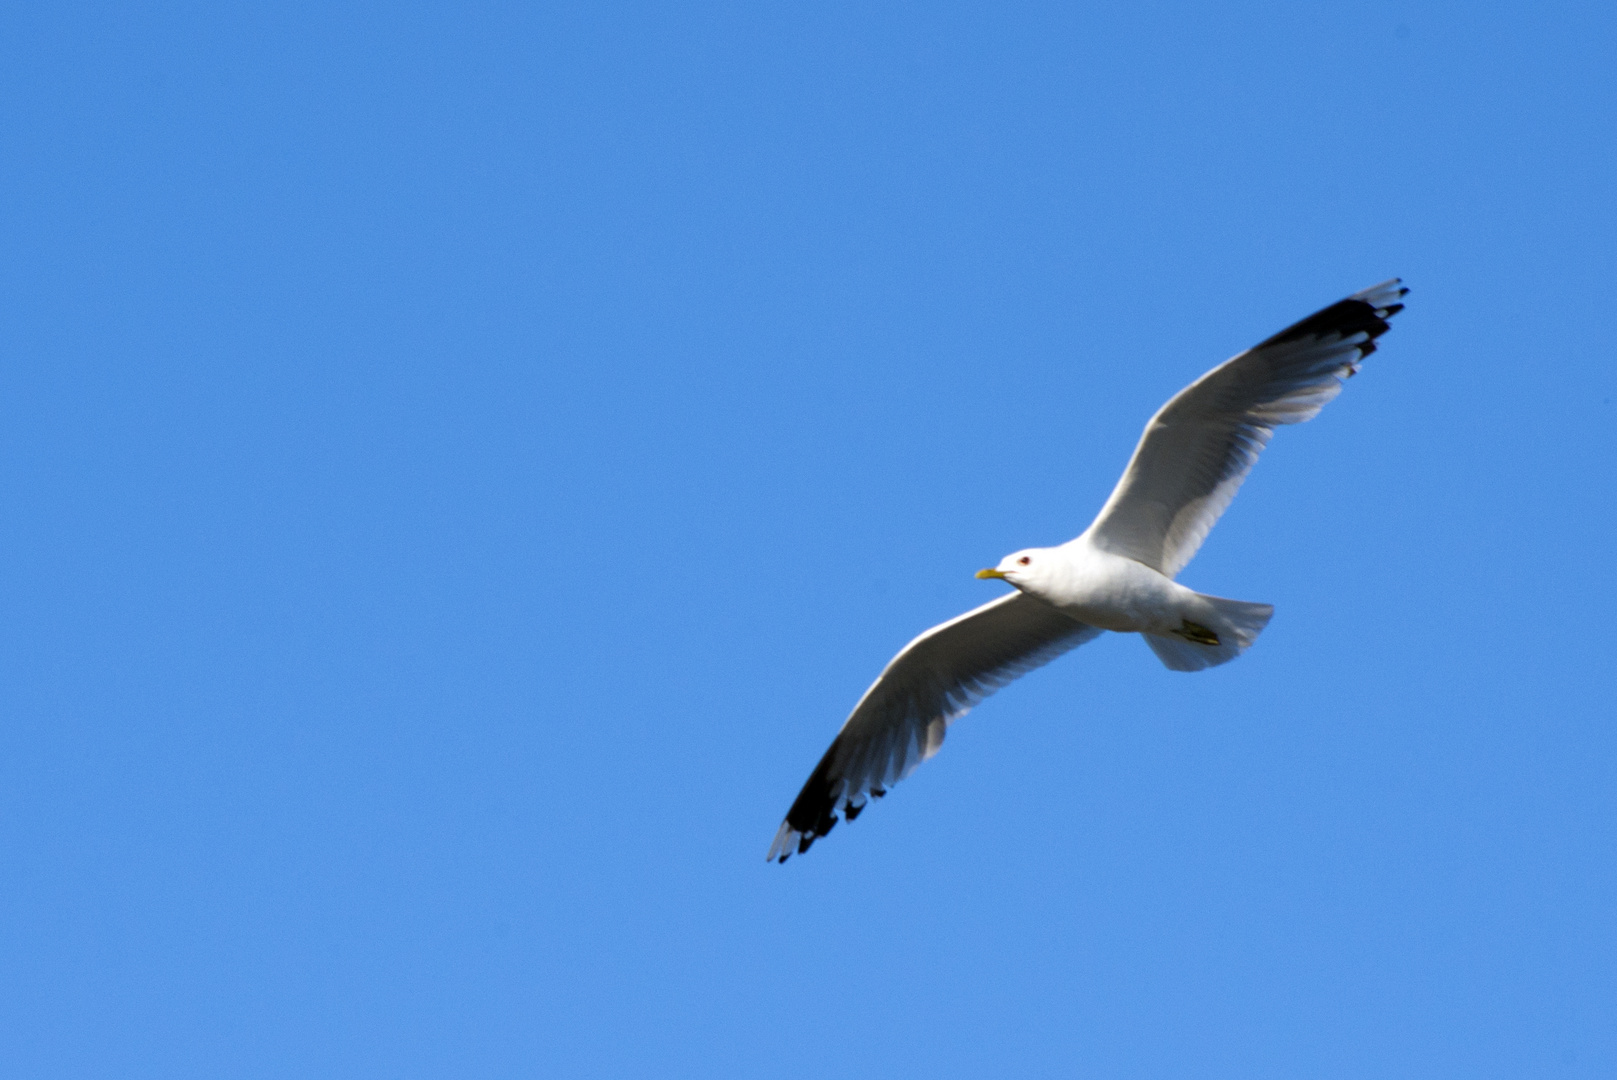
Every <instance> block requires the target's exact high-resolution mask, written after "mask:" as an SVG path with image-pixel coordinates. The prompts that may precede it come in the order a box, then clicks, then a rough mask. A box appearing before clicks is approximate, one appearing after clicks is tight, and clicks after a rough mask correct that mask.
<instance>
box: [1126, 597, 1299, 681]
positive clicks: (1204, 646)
mask: <svg viewBox="0 0 1617 1080" xmlns="http://www.w3.org/2000/svg"><path fill="white" fill-rule="evenodd" d="M1196 598H1197V599H1198V600H1201V601H1202V602H1203V605H1202V606H1203V610H1204V611H1205V612H1206V614H1203V615H1201V618H1200V619H1195V620H1193V619H1189V618H1187V619H1185V620H1184V624H1183V625H1182V626H1181V627H1180V628H1179V629H1178V630H1175V631H1173V632H1172V633H1171V634H1146V635H1144V636H1145V643H1146V644H1147V645H1149V646H1151V651H1152V652H1154V653H1156V654H1157V659H1158V660H1161V661H1162V662H1163V664H1165V665H1167V667H1168V668H1169V669H1170V670H1173V671H1200V670H1202V669H1203V668H1210V667H1216V666H1218V665H1219V664H1227V663H1229V662H1230V661H1231V660H1234V659H1235V658H1236V657H1237V656H1240V655H1241V654H1242V653H1244V652H1245V651H1246V650H1247V648H1248V647H1249V646H1250V645H1251V644H1252V643H1253V642H1254V641H1256V640H1258V635H1259V634H1261V633H1263V628H1264V627H1265V626H1268V625H1269V617H1270V616H1271V615H1273V614H1274V613H1275V609H1274V605H1273V604H1249V603H1247V602H1246V601H1245V600H1226V599H1224V598H1223V597H1222V596H1208V595H1206V594H1205V593H1197V594H1196Z"/></svg>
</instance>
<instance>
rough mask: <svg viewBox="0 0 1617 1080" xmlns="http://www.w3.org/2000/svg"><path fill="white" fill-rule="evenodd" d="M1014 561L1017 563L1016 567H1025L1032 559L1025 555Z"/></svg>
mask: <svg viewBox="0 0 1617 1080" xmlns="http://www.w3.org/2000/svg"><path fill="white" fill-rule="evenodd" d="M1016 561H1017V563H1018V565H1021V566H1026V565H1027V564H1028V563H1030V562H1032V561H1033V559H1032V558H1031V557H1029V556H1027V555H1023V556H1022V557H1021V558H1020V559H1017V560H1016Z"/></svg>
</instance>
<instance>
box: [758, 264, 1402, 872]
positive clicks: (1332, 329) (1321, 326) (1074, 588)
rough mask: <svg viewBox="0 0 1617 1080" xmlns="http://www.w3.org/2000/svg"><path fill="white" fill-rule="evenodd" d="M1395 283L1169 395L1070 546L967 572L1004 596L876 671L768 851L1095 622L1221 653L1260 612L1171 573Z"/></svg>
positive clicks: (847, 808) (1329, 388)
mask: <svg viewBox="0 0 1617 1080" xmlns="http://www.w3.org/2000/svg"><path fill="white" fill-rule="evenodd" d="M1408 292H1409V290H1408V289H1406V288H1404V287H1403V283H1402V281H1401V280H1400V279H1398V278H1393V279H1392V280H1390V281H1384V282H1382V283H1381V284H1380V285H1373V286H1371V287H1370V288H1368V289H1365V290H1364V291H1363V292H1357V293H1354V294H1353V295H1352V296H1349V297H1348V298H1347V299H1345V300H1340V301H1338V302H1337V303H1334V304H1332V305H1331V306H1330V307H1327V308H1323V309H1321V310H1320V311H1316V312H1315V313H1314V314H1312V315H1310V316H1309V317H1308V318H1306V319H1304V320H1302V321H1301V322H1299V323H1297V324H1295V325H1293V326H1290V327H1287V328H1286V329H1285V330H1282V331H1280V333H1278V334H1276V335H1274V336H1273V337H1271V338H1269V339H1267V340H1265V341H1263V342H1260V343H1259V344H1257V345H1254V346H1253V347H1252V348H1250V349H1248V350H1246V351H1245V352H1243V353H1240V354H1238V355H1236V356H1234V357H1232V358H1230V359H1229V360H1226V361H1225V362H1224V363H1222V364H1220V365H1218V366H1217V367H1215V368H1213V370H1211V371H1209V372H1208V373H1207V374H1205V375H1203V376H1202V377H1201V378H1199V379H1197V380H1196V381H1195V382H1193V383H1191V384H1190V385H1189V386H1187V387H1185V388H1184V389H1183V390H1181V391H1179V393H1177V394H1175V395H1174V396H1173V397H1172V398H1171V399H1170V400H1169V401H1168V403H1167V404H1166V405H1164V406H1163V407H1162V408H1161V409H1158V410H1157V414H1156V415H1155V416H1153V417H1152V418H1151V420H1150V422H1149V423H1147V424H1146V425H1145V433H1144V434H1142V435H1141V436H1140V442H1139V445H1137V446H1136V447H1135V448H1134V456H1133V457H1132V458H1130V459H1129V464H1128V468H1127V469H1125V470H1124V471H1123V478H1122V479H1121V480H1119V481H1118V482H1117V487H1116V488H1114V489H1113V491H1112V495H1111V497H1110V498H1109V499H1107V500H1106V504H1105V505H1104V506H1102V507H1101V510H1100V514H1099V515H1098V516H1097V517H1096V518H1095V520H1094V522H1093V523H1092V524H1091V525H1090V526H1089V528H1087V529H1085V530H1084V531H1083V533H1082V534H1081V535H1080V536H1078V537H1077V538H1076V539H1074V540H1069V541H1067V542H1066V543H1065V544H1061V545H1059V546H1057V547H1044V548H1027V549H1025V550H1022V551H1017V552H1013V553H1012V554H1010V555H1007V556H1005V558H1004V559H1002V560H1000V563H999V565H998V566H995V567H993V568H991V569H987V570H980V571H978V572H977V577H979V578H984V579H993V578H997V579H999V580H1001V581H1005V582H1008V583H1010V584H1011V585H1013V586H1015V591H1014V592H1011V593H1008V594H1006V595H1004V596H1001V597H1000V598H999V599H997V600H991V601H989V602H988V603H986V604H984V605H983V606H982V607H980V608H977V609H975V610H973V611H968V612H966V613H965V614H964V615H961V616H959V617H957V618H954V619H950V620H949V621H948V622H946V623H942V624H940V625H938V626H934V627H933V628H932V629H930V630H928V631H927V632H926V633H924V634H922V635H921V636H920V637H918V638H916V639H915V640H914V641H912V642H910V643H909V644H908V645H906V646H904V648H903V650H902V651H900V652H899V654H898V655H897V656H895V657H893V659H892V661H891V662H890V663H889V664H888V665H887V667H886V668H885V669H883V671H882V673H881V674H880V675H879V676H877V678H876V681H875V682H874V683H873V684H872V685H871V687H870V689H869V690H866V691H865V695H864V697H862V698H860V699H859V703H858V704H857V705H855V706H854V708H853V712H852V713H851V714H850V715H849V716H848V719H847V720H846V721H844V723H843V725H842V730H840V731H839V732H837V737H836V738H835V739H834V740H832V742H831V747H830V749H828V750H827V751H826V752H825V756H824V757H822V758H821V759H820V763H819V764H818V765H816V766H815V767H814V772H813V773H812V774H810V776H809V778H808V783H806V784H804V785H803V790H802V791H801V792H800V793H799V794H798V796H797V801H795V802H794V803H792V807H791V809H790V810H788V811H787V812H786V820H784V821H782V822H781V824H780V829H779V831H778V832H776V834H775V840H774V843H773V844H771V845H770V847H769V855H768V858H769V859H770V860H771V861H774V860H778V861H780V862H785V861H786V860H787V858H788V857H789V856H791V855H792V854H793V852H797V853H803V852H806V851H808V849H809V845H810V844H812V843H814V841H815V840H816V839H817V838H818V837H821V836H824V835H826V834H827V833H829V832H830V831H831V829H832V828H833V827H834V826H835V825H836V823H837V821H838V820H840V819H839V818H838V817H837V812H838V810H839V809H840V811H841V812H842V814H843V815H844V816H846V817H847V819H848V820H849V821H852V820H853V819H854V818H856V817H858V816H859V814H860V812H861V811H863V810H864V808H865V805H866V801H867V799H870V798H876V799H879V798H881V797H882V796H884V795H886V794H887V789H888V788H889V787H891V786H892V785H893V784H894V783H896V782H897V781H899V780H901V779H903V778H904V777H905V776H907V775H908V774H909V773H910V771H911V770H913V769H914V768H915V766H917V765H919V764H920V763H921V762H923V761H925V760H926V759H927V758H929V757H931V756H932V755H933V754H935V753H937V752H938V748H939V747H940V746H942V745H943V736H944V733H945V732H946V731H947V730H948V728H949V725H950V724H952V723H953V722H954V721H956V720H958V719H959V718H960V717H962V716H964V715H965V714H966V713H967V712H968V711H969V710H970V709H971V707H972V706H973V705H975V704H977V703H978V702H979V701H981V700H982V699H983V698H985V697H987V696H988V695H989V694H992V693H993V692H994V691H995V690H998V689H999V688H1000V687H1002V686H1004V685H1005V684H1006V683H1008V682H1010V681H1011V680H1013V679H1015V678H1017V677H1018V676H1020V675H1023V674H1025V673H1027V672H1029V671H1032V670H1033V669H1034V668H1036V667H1041V666H1043V665H1044V664H1047V663H1049V662H1050V661H1051V660H1054V659H1055V658H1056V657H1058V656H1060V655H1061V654H1062V653H1065V652H1067V651H1069V650H1071V649H1075V648H1077V647H1078V646H1079V645H1082V644H1084V643H1085V642H1086V641H1093V640H1094V639H1095V638H1097V637H1099V636H1100V635H1101V634H1102V633H1103V632H1105V631H1107V630H1111V631H1115V632H1117V633H1132V634H1140V635H1142V636H1143V637H1144V638H1145V643H1146V644H1147V645H1149V646H1150V647H1151V651H1152V652H1154V653H1156V654H1157V658H1158V659H1160V660H1161V661H1162V663H1163V664H1164V665H1165V666H1166V667H1168V668H1169V669H1170V670H1173V671H1200V670H1202V669H1204V668H1210V667H1214V666H1215V665H1218V664H1223V663H1227V662H1228V661H1230V660H1234V659H1235V658H1236V657H1237V656H1239V655H1241V653H1243V652H1245V651H1246V650H1247V649H1248V648H1249V647H1250V646H1251V645H1252V643H1253V642H1254V641H1256V640H1257V637H1258V635H1259V634H1260V633H1262V631H1263V628H1264V627H1265V626H1266V625H1267V624H1268V622H1269V617H1270V616H1271V615H1273V614H1274V608H1273V607H1272V606H1271V605H1269V604H1253V603H1248V602H1246V601H1243V600H1226V599H1224V598H1223V597H1218V596H1208V595H1206V594H1203V593H1198V592H1192V591H1191V590H1190V589H1187V588H1185V587H1184V586H1183V585H1180V584H1179V583H1177V582H1176V581H1174V577H1175V576H1177V575H1178V573H1179V571H1181V570H1183V569H1184V568H1185V564H1186V563H1188V562H1190V560H1191V558H1192V556H1194V555H1195V554H1196V549H1197V548H1199V547H1201V544H1202V541H1203V540H1205V539H1206V538H1207V533H1208V531H1209V530H1211V529H1212V527H1213V524H1214V522H1216V521H1218V518H1219V515H1220V514H1222V513H1223V512H1224V509H1225V508H1226V507H1227V506H1229V504H1230V500H1231V499H1233V498H1234V497H1235V492H1236V490H1237V489H1239V488H1240V486H1241V481H1243V480H1245V479H1246V474H1247V473H1249V472H1251V471H1252V466H1253V464H1254V463H1255V462H1256V461H1257V460H1258V454H1260V453H1261V452H1262V451H1263V448H1264V447H1265V446H1267V445H1268V443H1269V438H1270V436H1271V435H1273V434H1274V429H1275V428H1276V427H1277V426H1278V425H1280V424H1300V423H1302V422H1303V421H1305V420H1311V419H1313V417H1314V415H1315V414H1316V413H1318V412H1319V411H1320V409H1322V408H1323V407H1324V406H1325V403H1326V402H1328V401H1330V400H1331V399H1332V398H1334V397H1336V395H1337V394H1339V393H1341V391H1342V387H1343V385H1344V384H1345V382H1346V380H1347V379H1348V378H1349V377H1351V376H1352V375H1354V374H1355V373H1356V372H1357V371H1358V370H1359V364H1360V363H1361V362H1362V361H1363V360H1364V358H1365V357H1367V356H1369V355H1370V354H1371V353H1373V352H1375V350H1376V339H1377V338H1379V337H1380V336H1381V335H1382V334H1384V333H1386V332H1387V330H1388V325H1387V320H1388V319H1390V318H1392V317H1393V316H1394V315H1396V314H1397V313H1398V312H1400V311H1402V310H1403V307H1404V305H1403V303H1402V302H1401V301H1402V299H1403V297H1404V296H1405V295H1407V294H1408Z"/></svg>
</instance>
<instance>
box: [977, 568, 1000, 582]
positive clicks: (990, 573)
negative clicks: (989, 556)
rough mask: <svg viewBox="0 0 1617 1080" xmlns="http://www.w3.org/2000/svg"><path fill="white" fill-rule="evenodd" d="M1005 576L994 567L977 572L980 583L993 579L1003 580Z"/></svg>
mask: <svg viewBox="0 0 1617 1080" xmlns="http://www.w3.org/2000/svg"><path fill="white" fill-rule="evenodd" d="M1004 576H1005V575H1004V574H1002V573H1000V572H999V571H998V570H995V569H994V568H993V567H989V568H988V569H987V570H979V571H977V580H978V581H987V580H988V579H989V578H991V577H997V578H1003V577H1004Z"/></svg>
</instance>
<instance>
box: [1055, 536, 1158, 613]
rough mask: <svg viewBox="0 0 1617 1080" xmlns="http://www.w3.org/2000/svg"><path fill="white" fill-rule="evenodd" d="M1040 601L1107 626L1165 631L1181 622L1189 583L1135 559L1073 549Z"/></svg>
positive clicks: (1090, 549) (1091, 550)
mask: <svg viewBox="0 0 1617 1080" xmlns="http://www.w3.org/2000/svg"><path fill="white" fill-rule="evenodd" d="M1063 569H1064V571H1065V572H1064V573H1062V574H1060V575H1055V576H1053V578H1052V580H1051V581H1050V582H1049V585H1048V595H1042V596H1041V597H1040V599H1043V600H1045V601H1046V602H1047V603H1050V604H1053V605H1054V606H1056V607H1058V608H1060V609H1061V610H1062V611H1065V612H1067V613H1068V614H1070V615H1072V616H1073V617H1074V618H1076V619H1080V620H1082V621H1083V622H1086V623H1088V624H1089V625H1091V626H1098V627H1100V628H1101V629H1103V630H1117V631H1123V632H1131V631H1133V632H1137V631H1159V630H1164V629H1167V628H1169V627H1173V626H1178V625H1179V616H1178V614H1177V607H1178V604H1177V603H1176V601H1177V596H1176V595H1175V594H1176V593H1178V592H1180V591H1183V586H1179V585H1175V584H1174V582H1173V581H1172V580H1171V579H1169V578H1167V577H1165V576H1163V575H1162V574H1160V573H1158V572H1157V571H1155V570H1153V569H1151V568H1150V567H1149V566H1146V565H1145V564H1144V563H1138V562H1135V561H1134V560H1133V559H1129V558H1125V557H1123V556H1121V555H1113V554H1111V553H1110V552H1105V551H1097V550H1095V549H1093V548H1087V547H1085V548H1079V549H1077V550H1075V551H1073V552H1072V554H1071V557H1070V559H1069V561H1068V565H1067V566H1066V567H1064V568H1063Z"/></svg>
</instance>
